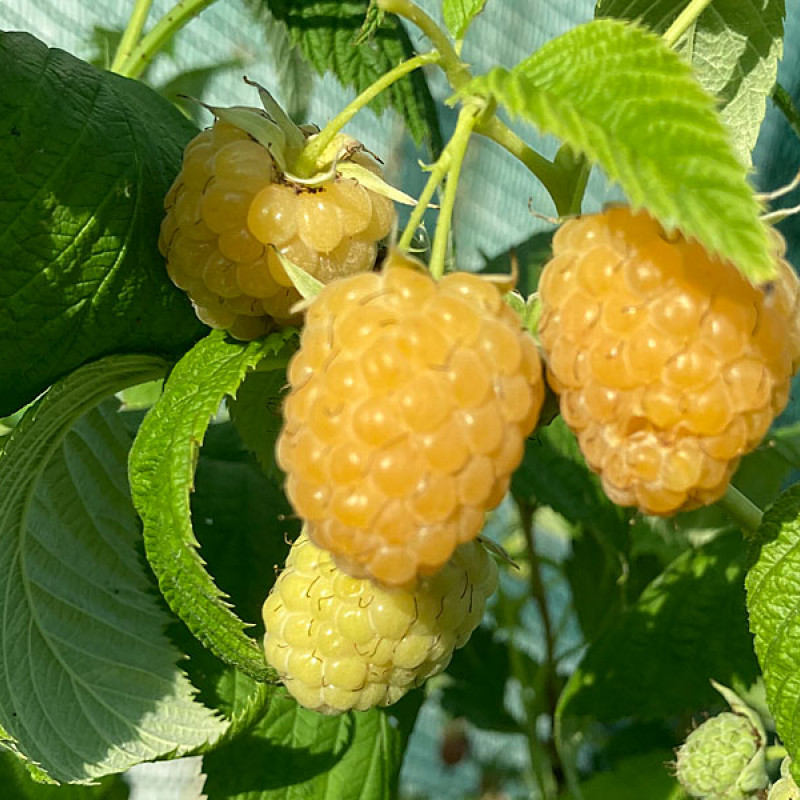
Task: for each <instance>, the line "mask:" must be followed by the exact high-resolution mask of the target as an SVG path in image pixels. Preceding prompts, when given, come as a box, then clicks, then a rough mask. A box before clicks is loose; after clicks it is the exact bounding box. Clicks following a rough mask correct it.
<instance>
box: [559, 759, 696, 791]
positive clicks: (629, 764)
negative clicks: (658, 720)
mask: <svg viewBox="0 0 800 800" xmlns="http://www.w3.org/2000/svg"><path fill="white" fill-rule="evenodd" d="M674 759H675V754H674V753H673V752H672V751H670V750H656V751H654V752H651V753H644V754H642V755H636V756H632V757H631V758H626V759H623V760H622V761H620V762H619V763H618V764H615V765H614V769H613V770H612V771H610V772H598V773H596V774H595V775H593V776H592V777H591V778H590V779H589V780H587V781H585V782H583V783H581V785H580V787H581V796H582V798H583V800H642V798H645V797H646V798H647V800H683V799H684V798H686V794H685V792H684V791H683V789H681V787H680V785H679V784H678V782H677V780H675V778H674V776H673V775H671V774H670V771H669V767H668V764H669V762H670V761H673V760H674ZM571 797H572V795H564V800H567V798H571Z"/></svg>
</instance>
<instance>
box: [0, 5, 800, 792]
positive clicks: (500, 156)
mask: <svg viewBox="0 0 800 800" xmlns="http://www.w3.org/2000/svg"><path fill="white" fill-rule="evenodd" d="M418 2H419V4H420V5H421V6H422V7H423V8H425V9H426V10H427V11H428V12H429V13H430V14H432V15H433V16H434V17H435V18H437V19H440V12H439V7H440V0H418ZM171 5H172V3H171V2H170V0H155V2H154V3H153V8H152V11H151V17H150V23H151V24H152V21H153V20H155V19H158V18H160V17H161V16H162V15H163V14H164V13H165V12H166V11H168V9H169V8H170V7H171ZM786 5H787V17H788V20H789V21H788V25H787V32H786V44H785V58H784V61H783V63H782V64H781V67H780V72H779V78H780V80H781V82H782V83H783V85H784V87H785V88H786V89H787V90H788V91H789V93H790V94H791V95H792V96H793V97H794V98H795V100H797V99H798V96H799V95H800V51H798V45H800V18H798V15H799V14H800V0H787V4H786ZM132 6H133V0H0V29H3V30H24V31H28V32H30V33H32V34H33V35H34V36H36V37H38V38H39V39H41V40H42V41H44V42H45V43H46V44H47V45H49V46H51V47H59V48H62V49H64V50H67V51H69V52H71V53H73V54H74V55H76V56H78V57H81V58H84V59H86V60H90V61H93V62H94V63H96V64H98V65H100V66H103V65H107V64H108V63H110V61H111V58H112V57H113V53H114V45H115V43H116V41H117V40H118V37H119V34H120V33H121V31H122V30H123V28H124V27H125V24H126V22H127V18H128V14H129V13H130V10H131V8H132ZM254 9H255V10H254ZM593 11H594V2H593V0H489V2H488V3H487V6H486V9H485V11H484V12H483V13H482V14H481V16H480V17H479V18H478V19H477V20H476V22H475V23H474V25H473V27H472V29H471V30H470V32H469V35H468V36H467V39H466V43H465V47H464V51H463V55H464V58H465V59H466V60H467V61H468V62H470V63H471V64H473V65H474V69H475V72H482V71H484V70H486V69H487V68H489V67H490V66H494V65H495V64H498V63H499V64H501V65H503V66H512V65H514V64H516V63H517V62H519V61H520V60H522V59H523V58H525V57H526V56H528V55H529V54H530V53H531V52H532V51H533V50H535V49H536V48H537V47H539V46H540V45H541V44H542V43H544V42H545V41H547V40H549V39H551V38H553V37H555V36H557V35H559V34H561V33H563V32H565V31H566V30H568V29H569V28H571V27H573V26H574V25H576V24H579V23H581V22H585V21H588V20H589V19H591V18H592V15H593ZM409 34H410V35H411V36H412V40H413V41H415V43H417V44H419V47H420V49H422V50H424V49H427V47H426V45H425V44H424V42H422V41H421V40H420V38H419V37H418V35H417V34H416V32H415V31H411V30H410V31H409ZM243 75H247V76H248V77H249V78H251V79H253V80H256V81H258V82H259V83H262V84H263V85H265V86H267V87H268V88H269V89H270V90H271V91H272V93H273V94H274V95H275V97H276V99H277V100H278V101H279V102H280V103H281V104H282V105H283V106H284V107H285V108H287V109H288V110H289V111H290V113H292V114H293V115H294V116H295V117H296V118H302V119H298V121H313V122H315V123H317V124H319V125H324V124H325V122H326V121H327V120H329V119H330V118H331V117H332V116H333V115H334V114H335V113H337V111H339V110H340V109H341V108H342V107H343V106H344V105H345V104H346V103H347V102H348V101H349V100H350V99H351V98H352V97H353V93H352V92H350V91H348V90H345V89H343V88H342V87H341V86H340V85H339V83H338V82H337V81H336V80H335V79H334V78H333V77H332V76H330V75H328V76H325V77H320V76H318V75H316V73H312V72H311V70H310V69H309V68H307V67H304V66H303V64H302V63H301V62H300V61H299V59H298V58H297V55H296V53H293V52H292V48H291V46H290V44H289V42H288V39H287V36H286V32H285V30H284V29H283V28H282V25H281V24H280V23H277V22H276V21H275V20H273V19H271V18H270V16H269V14H268V13H267V12H266V11H265V9H263V8H262V9H258V8H257V3H254V2H253V1H252V0H250V1H249V2H248V0H218V2H217V3H216V4H214V5H212V6H211V7H210V8H208V9H207V10H205V11H204V12H202V13H201V14H200V16H199V17H197V18H196V19H194V20H193V21H192V22H191V23H190V24H189V25H188V26H187V27H186V28H184V29H183V30H182V31H181V32H180V33H179V34H178V35H177V37H176V38H175V40H174V42H172V43H171V44H170V46H169V47H168V49H167V50H166V51H165V52H164V53H163V54H162V55H160V56H159V57H158V58H157V59H156V60H155V62H154V63H153V65H152V67H151V68H150V69H149V70H148V72H147V73H146V75H145V79H146V81H147V82H148V83H149V84H150V85H152V86H153V87H155V88H158V89H159V90H160V91H163V92H164V93H165V94H166V95H167V96H169V97H175V95H177V94H179V93H183V94H188V95H193V96H195V97H198V98H200V99H202V100H203V101H205V102H207V103H209V104H212V105H236V104H244V105H256V104H257V97H256V94H255V92H254V90H253V89H251V88H249V87H247V86H246V85H245V84H244V82H243V81H242V76H243ZM429 77H430V79H431V88H432V91H433V94H434V97H435V99H436V101H437V104H438V112H439V117H440V122H441V127H442V132H443V134H444V136H445V137H447V135H448V133H449V132H450V131H451V130H452V128H453V124H454V121H455V114H454V112H453V111H452V109H450V108H449V107H448V106H446V105H445V102H444V101H445V100H446V98H447V97H448V95H449V90H448V87H447V85H446V84H445V83H444V81H443V80H442V79H441V78H440V77H439V75H438V74H437V73H436V72H435V71H431V72H429ZM0 92H2V76H0ZM190 113H193V114H196V115H197V117H196V118H197V119H198V121H199V123H200V124H201V125H206V124H209V123H210V116H209V115H208V114H207V113H206V112H203V111H201V110H199V109H197V108H195V109H193V110H191V111H190ZM515 127H516V128H517V130H518V132H520V133H521V134H522V135H523V136H524V137H525V138H526V139H527V140H528V141H529V142H530V143H531V144H532V145H533V146H534V147H536V148H537V149H538V150H540V151H541V152H543V153H544V154H545V155H547V156H548V157H551V156H553V155H554V153H555V151H556V149H557V143H556V142H555V141H554V140H553V139H542V138H540V137H538V136H537V134H536V133H535V132H534V131H533V130H532V129H531V128H530V127H528V126H524V125H518V126H515ZM347 130H348V132H349V133H351V134H352V135H353V136H355V137H357V138H358V139H360V140H361V141H363V142H364V144H365V145H366V146H367V147H368V148H369V149H370V150H373V151H374V152H376V153H377V154H379V155H380V156H381V157H382V158H383V159H384V160H385V162H386V176H387V178H388V180H389V181H390V182H392V183H394V184H396V185H398V186H400V187H401V188H402V189H404V190H405V191H406V192H408V193H410V194H412V195H414V194H418V193H419V191H420V189H421V188H422V186H423V184H424V180H425V174H424V173H423V172H422V170H421V169H420V165H419V161H420V160H421V161H423V162H425V161H429V160H430V159H431V156H430V153H427V152H424V151H420V150H418V149H417V148H416V146H415V145H414V143H413V142H412V141H411V139H410V137H409V135H408V133H407V129H406V126H405V125H404V123H403V121H402V120H401V119H400V118H399V117H398V116H397V115H396V114H395V113H393V112H391V111H387V112H384V113H383V114H382V115H381V116H376V115H375V114H373V113H372V112H371V111H369V110H367V111H364V112H362V113H360V114H359V115H358V116H357V117H356V118H355V119H354V120H353V122H352V123H351V124H350V125H349V126H348V128H347ZM798 168H800V144H799V143H798V140H797V137H796V136H795V135H794V134H793V132H792V131H791V129H790V128H789V126H788V124H787V123H786V121H785V119H784V118H783V117H782V116H781V114H780V113H779V112H778V111H777V109H775V108H774V107H773V106H772V105H771V104H768V111H767V119H766V122H765V125H764V127H763V129H762V132H761V136H760V138H759V142H758V146H757V148H756V152H755V157H754V170H755V172H754V180H755V182H756V183H757V184H758V187H759V188H760V189H773V188H775V187H777V186H780V185H782V184H785V183H787V182H788V181H789V180H790V179H791V178H792V177H793V176H794V175H795V173H796V172H797V170H798ZM462 175H463V177H462V183H461V192H460V195H459V199H458V202H457V206H456V214H455V220H454V235H455V244H456V253H457V259H458V265H459V267H460V268H462V269H465V268H466V269H478V268H480V267H482V266H483V265H484V264H485V263H486V262H488V261H492V260H494V259H497V258H498V257H500V256H501V255H502V254H504V253H506V252H507V251H508V250H509V248H510V247H512V246H518V245H520V244H522V243H524V242H527V241H528V240H530V239H531V238H532V237H534V236H535V234H537V233H541V232H546V231H548V230H551V229H552V227H553V226H552V225H550V224H549V223H547V222H544V221H542V220H541V219H539V218H537V217H536V216H535V215H534V214H532V213H531V209H533V210H534V211H537V212H539V213H541V214H552V213H554V209H553V206H552V204H551V202H550V200H549V198H548V196H547V195H546V193H545V192H544V191H543V189H542V188H541V186H540V185H539V184H538V182H537V181H536V180H535V179H534V178H532V176H531V175H530V173H529V172H528V171H527V170H526V169H525V168H524V167H523V166H522V165H520V164H519V163H518V162H516V161H514V160H513V159H512V158H511V157H510V156H508V155H507V154H506V153H504V152H503V151H501V150H500V149H499V148H498V147H496V146H495V145H494V144H493V143H491V142H489V141H486V140H481V139H475V140H473V142H472V143H471V144H470V148H469V152H468V158H467V162H466V164H465V168H464V171H463V173H462ZM618 197H619V195H618V194H617V193H615V191H614V190H613V189H609V188H608V186H607V185H606V183H605V181H604V180H603V178H602V176H601V175H599V174H598V173H597V172H596V171H595V173H594V174H593V175H592V178H591V180H590V183H589V188H588V191H587V195H586V199H585V203H584V209H585V210H587V211H593V210H597V209H598V208H599V207H600V206H601V205H602V204H603V203H604V202H605V201H607V200H608V199H612V198H618ZM789 201H790V202H800V192H795V193H794V194H793V195H792V196H790V198H789ZM432 221H433V218H431V219H430V220H429V224H430V222H432ZM781 230H782V231H783V232H784V234H785V235H786V237H787V240H788V245H789V254H790V257H791V258H792V260H793V263H794V264H795V266H797V265H798V258H800V250H798V247H799V246H800V220H798V218H797V217H794V218H792V219H790V220H787V221H786V222H784V223H782V225H781ZM540 250H541V248H540ZM798 405H800V404H798V402H797V392H795V397H794V399H793V402H792V403H791V405H790V408H789V409H787V412H786V415H785V418H786V420H787V421H794V420H797V419H800V409H799V408H798ZM506 513H507V510H506V511H504V510H503V508H501V510H500V511H499V512H498V513H497V514H496V515H495V518H494V523H493V524H495V525H496V526H498V529H503V528H507V526H508V525H509V524H513V521H511V522H510V521H509V520H508V519H506V518H505V517H504V514H506ZM490 533H491V531H490ZM544 539H545V542H546V543H548V544H547V546H548V547H550V548H551V549H552V552H550V553H549V557H550V558H551V559H552V560H553V562H554V563H555V562H558V560H559V559H560V558H563V556H564V554H565V553H566V549H567V548H568V544H567V543H566V541H565V540H564V539H563V538H559V536H558V534H557V533H554V532H552V531H550V532H549V535H545V537H544ZM550 577H551V582H550V584H549V585H548V591H549V592H550V596H551V597H552V598H553V603H554V612H555V613H556V614H559V615H561V614H563V615H564V616H565V617H566V618H567V619H566V622H567V624H566V626H565V630H566V631H567V633H566V638H565V640H564V642H563V643H562V645H563V647H564V648H565V649H568V650H570V652H572V651H574V652H575V654H576V658H577V657H578V656H579V654H580V645H581V641H580V635H579V633H578V626H577V625H574V624H569V623H570V620H569V617H570V610H569V609H570V598H569V591H568V588H567V585H566V583H565V582H564V580H563V574H560V573H558V572H557V571H556V570H553V572H552V575H551V576H550ZM512 590H513V588H512V587H511V586H509V587H508V591H512ZM528 617H529V618H526V617H525V615H523V619H524V620H527V621H526V622H525V623H524V624H525V626H526V627H525V629H524V630H519V631H516V632H515V633H514V634H513V635H515V636H516V637H517V638H518V639H519V640H520V647H521V648H522V649H524V648H525V646H528V647H529V648H530V649H531V653H530V654H531V657H532V658H535V657H536V653H535V652H533V650H535V647H536V643H537V642H541V633H540V627H539V626H540V624H541V623H540V622H539V620H538V619H537V618H536V615H535V613H532V614H530V615H528ZM487 624H488V625H490V626H492V625H493V623H492V620H491V613H490V614H489V618H488V621H487ZM518 691H519V687H518V686H517V687H515V685H514V682H513V680H512V681H508V682H507V685H506V691H505V695H504V697H503V705H504V706H505V708H506V710H507V712H508V715H509V716H510V717H511V718H513V717H514V716H515V715H517V714H519V713H521V712H520V705H521V704H520V699H519V697H518V696H517V694H518ZM515 692H516V693H517V694H515ZM442 697H443V695H442V693H441V692H440V691H439V690H437V689H436V687H433V690H432V692H431V693H430V695H429V697H428V699H427V700H426V702H425V704H424V706H423V709H422V712H421V713H420V716H419V719H418V723H417V726H416V729H415V732H414V735H413V737H412V740H411V743H410V746H409V749H408V753H407V757H406V760H405V763H404V767H403V771H402V776H401V777H402V797H403V798H404V800H410V798H420V799H421V798H437V800H449V799H450V798H452V799H453V800H457V799H460V798H467V797H481V796H495V797H509V798H511V797H527V796H529V787H526V786H524V785H523V784H522V783H521V781H520V780H519V778H518V776H519V775H520V774H522V773H523V772H524V770H525V765H526V764H527V759H528V757H529V754H528V744H527V741H526V739H525V737H523V736H522V735H521V734H518V733H509V732H502V731H496V730H495V731H488V730H482V729H480V728H478V727H476V726H473V725H470V724H469V723H466V722H458V721H457V722H458V724H457V725H456V726H455V727H454V726H453V722H454V721H453V719H452V715H450V714H449V713H448V710H447V708H445V705H446V704H445V705H443V702H442ZM448 748H449V749H448ZM200 769H201V762H200V760H199V759H184V760H181V761H176V762H167V763H162V764H155V765H142V766H140V767H137V768H135V769H134V770H132V771H131V773H130V776H129V777H130V783H131V787H132V793H131V800H195V798H197V797H198V796H200V793H201V790H202V789H201V787H202V777H201V775H200ZM492 792H496V794H493V795H491V794H490V793H492ZM2 796H3V793H2V787H0V797H2Z"/></svg>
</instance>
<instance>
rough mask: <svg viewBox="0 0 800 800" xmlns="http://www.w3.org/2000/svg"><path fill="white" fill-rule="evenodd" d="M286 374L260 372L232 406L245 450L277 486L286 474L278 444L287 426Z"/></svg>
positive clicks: (246, 381) (244, 385)
mask: <svg viewBox="0 0 800 800" xmlns="http://www.w3.org/2000/svg"><path fill="white" fill-rule="evenodd" d="M286 383H287V379H286V371H285V370H281V369H266V370H265V369H256V370H254V371H253V372H251V373H250V374H249V375H248V376H247V377H246V378H245V379H244V383H242V385H241V387H240V388H239V391H238V392H237V393H236V397H235V398H234V399H233V400H231V401H230V402H229V408H230V412H231V419H232V420H233V424H234V425H235V426H236V429H237V430H238V431H239V435H240V436H241V437H242V441H243V442H244V444H245V446H246V447H247V448H248V449H249V450H250V451H251V452H252V453H253V454H254V455H255V456H256V458H257V459H258V463H259V464H260V465H261V468H262V469H263V470H264V472H265V474H266V475H267V476H268V477H269V478H270V479H272V480H273V481H275V482H277V483H282V482H283V473H282V472H281V470H280V468H279V467H278V465H277V463H276V461H275V443H276V441H277V439H278V434H279V433H280V430H281V427H282V425H283V414H282V413H281V402H282V399H283V398H282V394H283V390H284V389H285V387H286Z"/></svg>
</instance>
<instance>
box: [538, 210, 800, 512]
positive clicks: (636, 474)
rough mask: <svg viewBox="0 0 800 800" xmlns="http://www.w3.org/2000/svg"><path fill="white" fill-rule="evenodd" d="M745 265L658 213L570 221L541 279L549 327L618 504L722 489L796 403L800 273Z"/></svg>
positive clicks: (552, 362)
mask: <svg viewBox="0 0 800 800" xmlns="http://www.w3.org/2000/svg"><path fill="white" fill-rule="evenodd" d="M774 238H775V243H776V244H775V246H776V254H775V259H776V263H777V273H778V274H777V277H776V279H775V281H774V283H772V284H770V285H769V286H767V287H762V288H759V287H755V286H753V285H751V284H750V283H749V282H748V281H747V280H746V279H745V278H744V277H743V276H742V275H741V274H740V273H739V271H738V270H737V269H736V268H735V267H734V265H733V264H730V263H727V262H723V261H720V260H718V259H716V258H714V257H712V256H710V255H709V254H708V253H707V252H706V250H704V249H703V247H701V246H700V245H699V244H698V243H696V242H689V241H687V240H686V239H685V238H684V237H683V236H681V235H680V234H675V235H667V234H666V233H665V232H664V230H663V228H662V227H661V226H660V225H659V224H658V222H656V221H655V220H654V219H652V218H651V217H650V216H649V215H648V214H647V213H646V212H643V211H641V212H638V213H634V212H632V211H631V210H630V209H629V208H625V207H618V208H610V209H607V210H606V211H605V212H603V213H601V214H595V215H591V216H585V217H580V218H578V219H575V220H572V221H570V222H567V223H565V224H564V225H562V226H561V228H560V229H559V230H558V231H557V233H556V235H555V238H554V240H553V259H552V260H551V261H550V262H549V263H548V264H547V265H546V266H545V268H544V270H543V272H542V277H541V281H540V284H539V296H540V299H541V307H542V314H541V319H540V321H539V336H540V339H541V344H542V348H543V350H544V353H545V359H546V362H547V376H548V380H549V383H550V385H551V386H552V387H553V389H554V390H555V391H556V392H557V393H558V394H559V396H560V397H559V401H560V407H561V414H562V416H563V417H564V420H565V421H566V422H567V424H568V425H569V426H570V427H571V428H572V429H573V430H574V431H575V432H576V433H577V436H578V441H579V443H580V447H581V450H582V452H583V454H584V456H585V457H586V460H587V462H588V464H589V466H590V467H591V468H592V469H593V470H594V471H595V472H597V473H598V474H599V475H600V477H601V479H602V482H603V488H604V489H605V491H606V494H608V496H609V497H610V498H611V499H612V500H613V501H614V502H615V503H617V504H619V505H623V506H631V505H632V506H637V507H638V508H640V509H641V510H643V511H645V512H647V513H650V514H665V515H666V514H672V513H674V512H676V511H679V510H684V509H690V508H694V507H697V506H700V505H704V504H707V503H711V502H714V501H715V500H717V499H719V498H720V497H721V496H722V494H723V493H724V492H725V489H726V488H727V485H728V482H729V481H730V478H731V475H732V474H733V472H734V470H735V469H736V466H737V464H738V460H739V457H740V456H741V455H743V454H744V453H747V452H749V451H750V450H752V449H753V448H754V447H755V446H756V445H757V444H758V442H759V441H760V440H761V439H762V437H763V436H764V434H765V433H766V432H767V430H768V428H769V426H770V424H771V422H772V420H773V419H774V418H775V416H776V415H777V414H778V413H780V411H781V410H782V409H783V408H784V406H785V405H786V402H787V399H788V396H789V386H790V381H791V377H792V374H793V373H794V372H795V371H796V369H797V367H798V363H799V362H800V314H799V313H798V312H800V283H799V282H798V279H797V276H796V275H795V273H794V271H793V270H792V268H791V266H790V265H789V264H788V263H787V262H786V260H785V259H784V258H783V242H782V240H781V239H780V236H779V234H777V232H776V233H775V234H774Z"/></svg>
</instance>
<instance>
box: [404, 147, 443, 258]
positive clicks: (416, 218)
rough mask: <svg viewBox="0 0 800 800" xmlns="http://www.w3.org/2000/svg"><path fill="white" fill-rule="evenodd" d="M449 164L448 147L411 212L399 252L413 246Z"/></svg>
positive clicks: (432, 169)
mask: <svg viewBox="0 0 800 800" xmlns="http://www.w3.org/2000/svg"><path fill="white" fill-rule="evenodd" d="M449 164H450V151H449V150H448V149H447V147H445V149H444V150H442V154H441V155H440V156H439V158H438V159H437V161H436V163H435V164H434V165H433V167H432V168H431V174H430V175H429V176H428V182H427V183H426V184H425V188H424V189H423V190H422V193H421V194H420V196H419V199H418V200H417V204H416V206H414V210H413V211H412V212H411V216H409V218H408V224H407V225H406V229H405V230H404V231H403V235H402V236H401V237H400V240H399V241H398V242H397V248H398V249H399V250H408V248H409V247H410V246H411V240H412V239H413V238H414V233H415V232H416V230H417V228H418V227H419V226H420V224H421V223H422V218H423V216H425V212H426V211H427V209H428V204H429V203H430V202H431V200H432V199H433V195H434V192H435V191H436V187H437V186H438V185H439V184H440V183H441V182H442V178H444V176H445V173H446V172H447V169H448V166H449Z"/></svg>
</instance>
